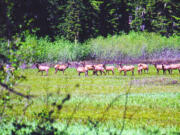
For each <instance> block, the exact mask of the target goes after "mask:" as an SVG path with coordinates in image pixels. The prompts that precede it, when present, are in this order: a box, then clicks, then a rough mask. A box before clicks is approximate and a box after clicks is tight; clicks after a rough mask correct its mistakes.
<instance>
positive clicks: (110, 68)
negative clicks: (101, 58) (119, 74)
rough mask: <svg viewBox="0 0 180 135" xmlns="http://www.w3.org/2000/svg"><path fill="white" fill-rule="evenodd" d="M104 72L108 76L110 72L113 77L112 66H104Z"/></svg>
mask: <svg viewBox="0 0 180 135" xmlns="http://www.w3.org/2000/svg"><path fill="white" fill-rule="evenodd" d="M105 70H106V73H108V74H109V71H111V72H112V74H113V75H114V66H106V65H105Z"/></svg>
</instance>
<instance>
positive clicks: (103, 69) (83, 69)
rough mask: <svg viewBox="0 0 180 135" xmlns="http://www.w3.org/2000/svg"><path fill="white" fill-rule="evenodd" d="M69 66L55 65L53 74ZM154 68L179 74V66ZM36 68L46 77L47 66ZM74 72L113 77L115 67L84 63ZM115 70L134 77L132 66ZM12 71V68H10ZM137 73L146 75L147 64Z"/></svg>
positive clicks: (140, 65) (158, 65)
mask: <svg viewBox="0 0 180 135" xmlns="http://www.w3.org/2000/svg"><path fill="white" fill-rule="evenodd" d="M69 65H71V64H70V63H69V62H68V63H66V64H61V65H59V64H57V65H55V66H54V68H55V74H56V73H57V72H58V71H62V72H63V74H64V72H65V70H66V69H67V68H68V67H69ZM153 65H154V67H155V68H156V70H157V74H159V71H161V70H162V71H163V74H165V73H166V71H168V72H169V74H172V71H173V70H179V73H180V64H169V65H167V64H156V63H155V64H153ZM36 67H37V68H38V72H42V75H43V71H45V72H46V75H48V71H49V68H50V67H49V66H42V65H39V64H36ZM76 70H77V72H78V75H79V76H80V74H81V73H85V76H88V71H93V75H98V72H99V73H100V74H101V75H102V74H103V73H104V75H106V74H109V72H112V74H113V75H114V70H115V66H112V65H111V66H109V65H108V66H107V65H106V64H85V62H81V63H78V64H77V66H76ZM117 70H118V71H119V73H120V74H121V72H124V76H126V74H127V72H128V71H130V72H132V75H134V70H135V67H134V66H133V65H122V64H119V66H118V67H117ZM12 71H13V68H12ZM137 71H138V74H142V72H143V71H144V73H148V71H149V67H148V65H147V64H144V63H139V64H138V65H137Z"/></svg>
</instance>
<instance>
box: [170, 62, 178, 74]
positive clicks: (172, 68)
mask: <svg viewBox="0 0 180 135" xmlns="http://www.w3.org/2000/svg"><path fill="white" fill-rule="evenodd" d="M170 67H171V74H172V71H173V70H176V69H178V70H179V73H180V64H171V65H170Z"/></svg>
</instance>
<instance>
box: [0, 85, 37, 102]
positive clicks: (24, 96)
mask: <svg viewBox="0 0 180 135" xmlns="http://www.w3.org/2000/svg"><path fill="white" fill-rule="evenodd" d="M0 85H1V86H2V87H3V88H5V89H6V90H8V91H9V92H11V93H14V94H16V95H18V96H21V97H23V98H27V99H30V98H32V97H34V96H32V95H25V94H23V93H20V92H18V91H15V90H14V89H12V88H10V87H9V86H8V85H7V84H4V83H2V82H0Z"/></svg>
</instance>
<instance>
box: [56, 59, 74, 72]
mask: <svg viewBox="0 0 180 135" xmlns="http://www.w3.org/2000/svg"><path fill="white" fill-rule="evenodd" d="M69 65H71V64H70V63H69V62H68V63H67V64H63V65H59V64H57V65H55V66H54V68H55V74H56V73H57V72H58V71H62V72H63V74H64V72H65V70H66V69H67V68H68V67H69Z"/></svg>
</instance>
